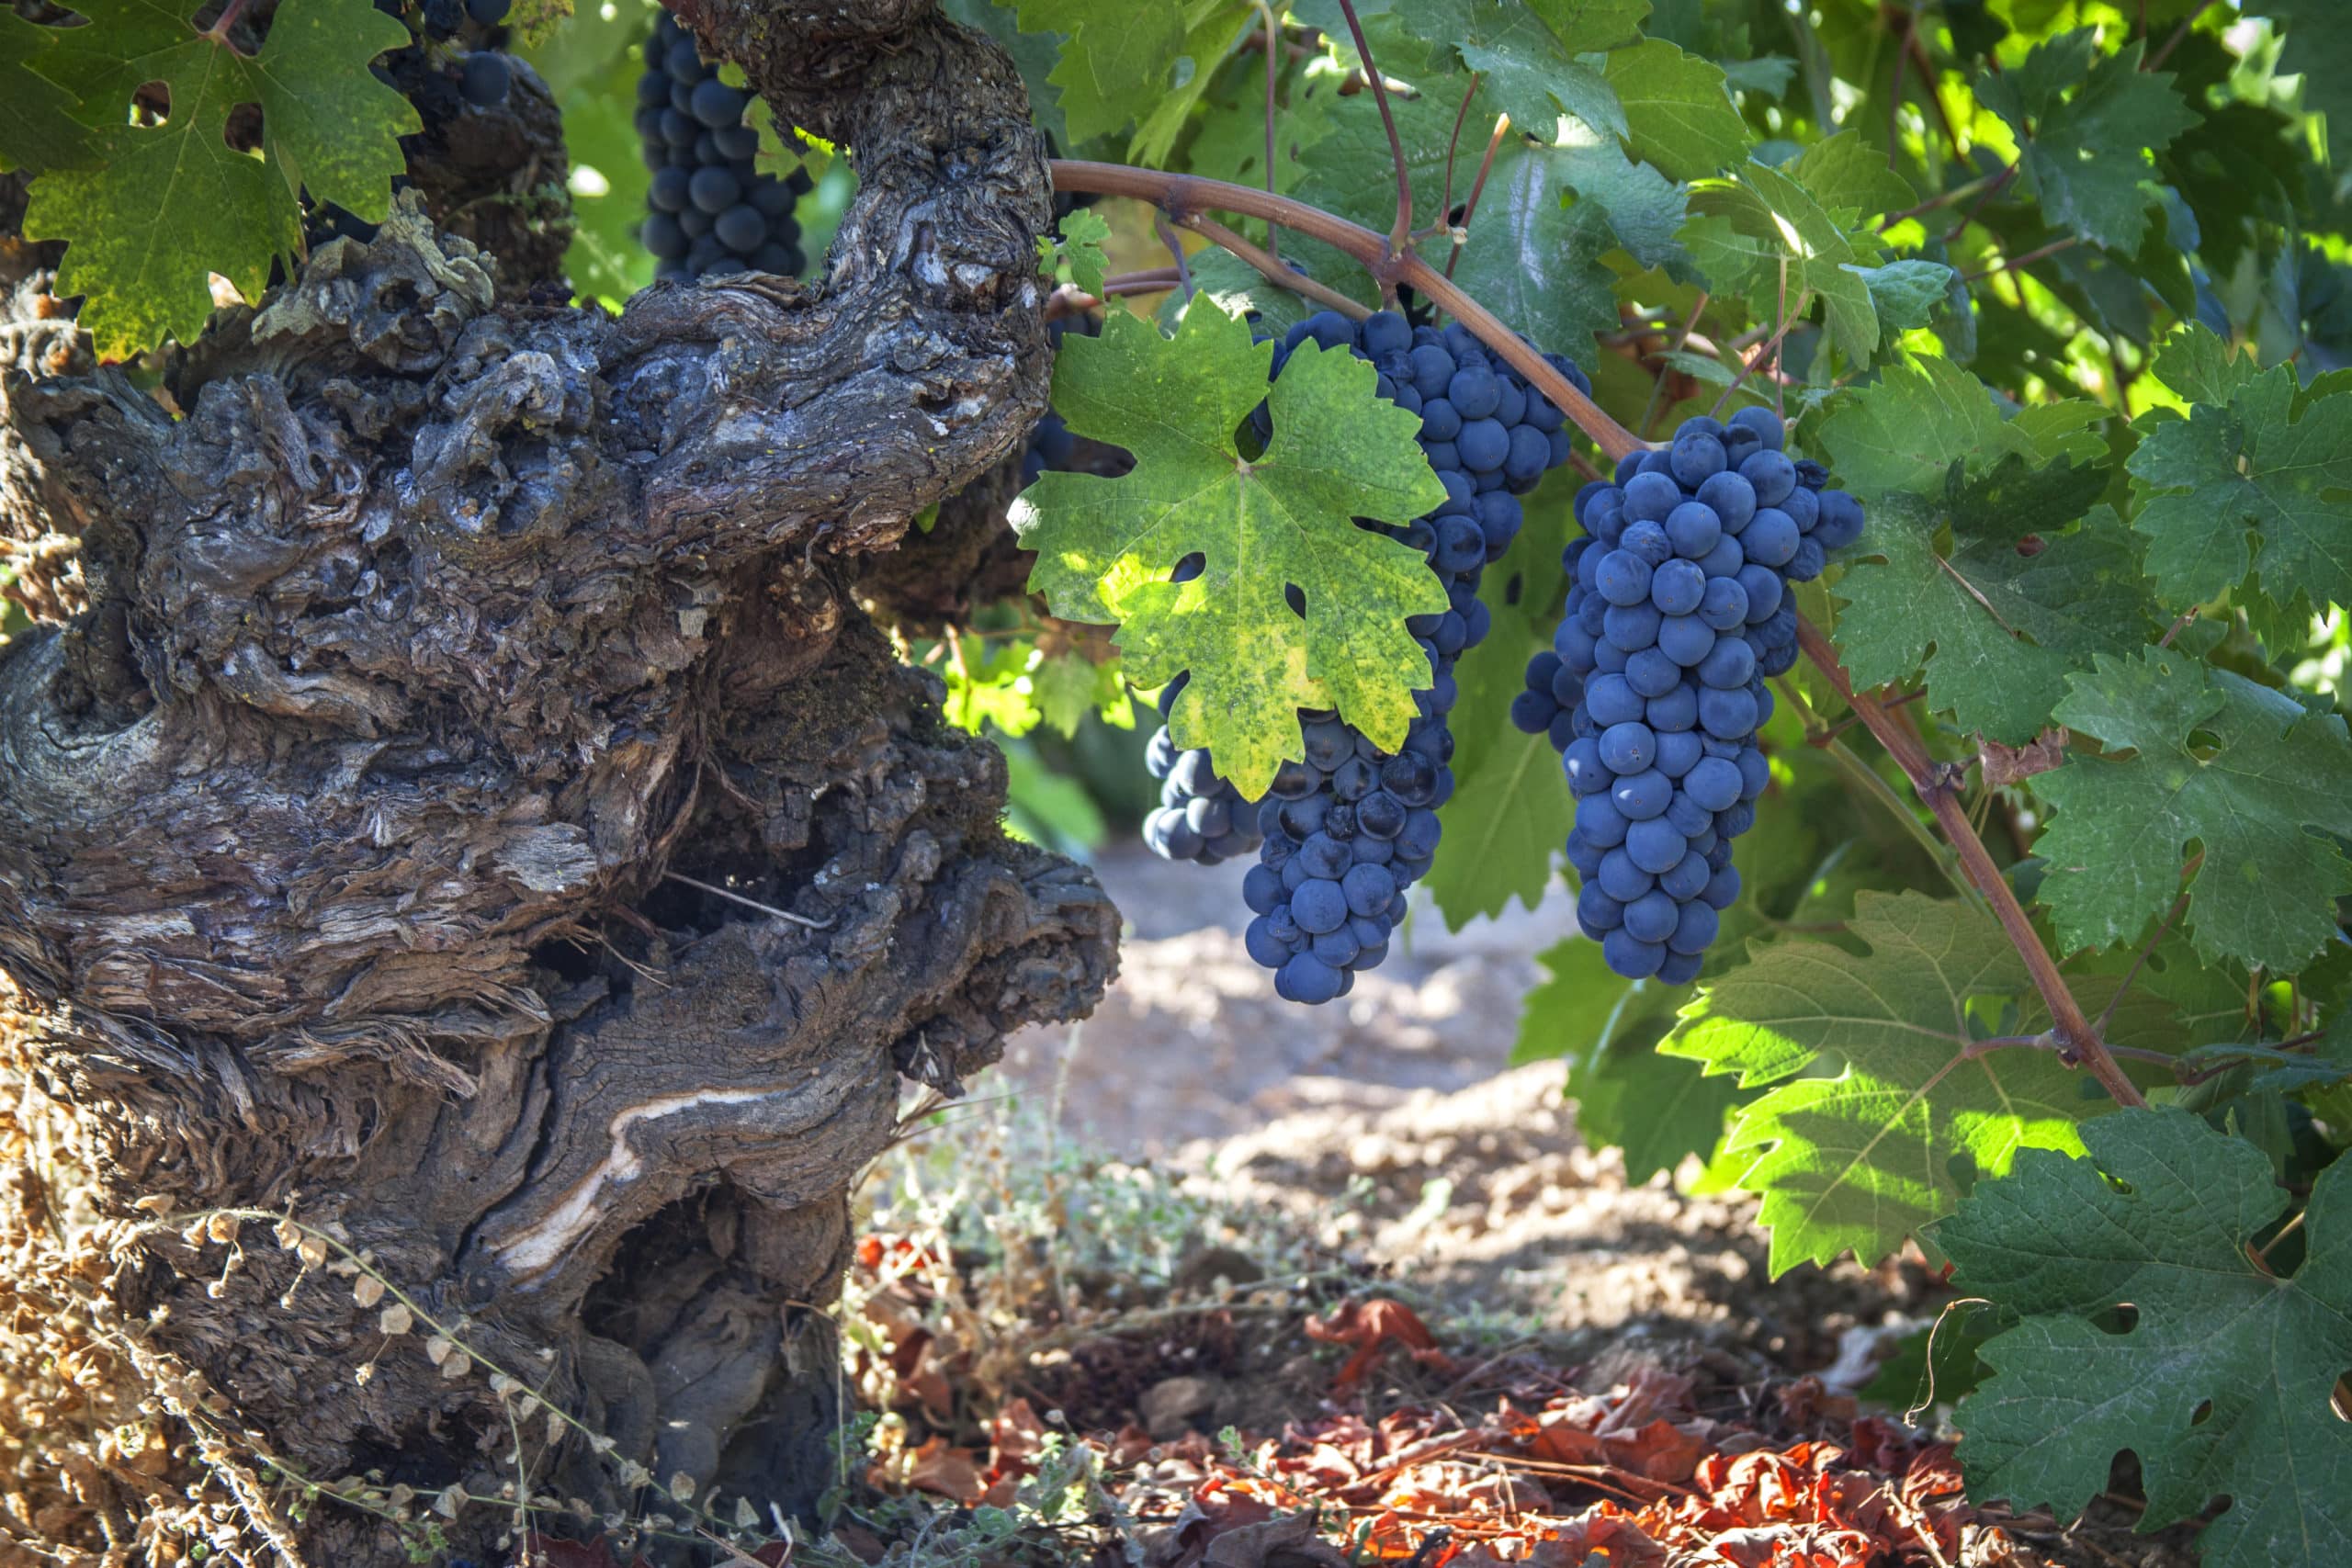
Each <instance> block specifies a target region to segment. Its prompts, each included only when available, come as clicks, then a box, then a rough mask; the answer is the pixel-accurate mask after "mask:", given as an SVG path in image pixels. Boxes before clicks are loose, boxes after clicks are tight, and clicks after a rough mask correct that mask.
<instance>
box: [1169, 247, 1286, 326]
mask: <svg viewBox="0 0 2352 1568" xmlns="http://www.w3.org/2000/svg"><path fill="white" fill-rule="evenodd" d="M1191 265H1192V271H1193V298H1192V299H1191V300H1187V299H1185V298H1184V294H1183V290H1182V289H1172V290H1170V293H1169V295H1168V298H1167V299H1163V300H1161V301H1160V305H1159V312H1158V315H1159V326H1160V330H1161V331H1162V332H1170V333H1172V332H1174V331H1175V330H1176V323H1177V322H1179V321H1182V320H1183V319H1184V312H1185V311H1187V310H1190V309H1191V308H1192V306H1193V304H1194V303H1195V302H1197V301H1200V300H1203V299H1205V300H1207V301H1208V302H1209V308H1210V309H1213V310H1222V311H1224V312H1225V313H1226V314H1227V315H1228V316H1245V315H1248V314H1249V313H1250V311H1252V310H1254V311H1256V312H1257V313H1258V316H1259V322H1258V324H1259V325H1260V326H1261V327H1262V328H1264V329H1265V330H1266V331H1268V332H1270V333H1281V332H1286V331H1288V330H1289V329H1290V328H1292V327H1293V326H1295V325H1296V324H1298V323H1299V322H1300V321H1305V320H1306V318H1307V317H1309V316H1311V315H1313V314H1315V312H1316V311H1317V310H1321V309H1322V308H1323V307H1322V306H1320V305H1318V304H1317V303H1316V302H1315V301H1314V300H1312V299H1308V298H1307V297H1306V295H1304V294H1295V293H1293V292H1291V290H1289V289H1287V288H1283V286H1282V285H1281V284H1279V283H1276V282H1274V281H1273V280H1272V278H1269V277H1268V276H1266V275H1265V274H1264V273H1262V272H1260V271H1259V270H1258V269H1257V268H1256V267H1254V266H1251V265H1250V264H1249V263H1248V262H1246V261H1243V260H1242V259H1241V258H1240V257H1239V256H1237V255H1235V254H1233V253H1232V252H1231V251H1228V250H1224V249H1222V248H1220V247H1218V246H1216V245H1204V246H1203V247H1202V248H1201V249H1200V251H1199V252H1198V253H1197V254H1194V255H1193V258H1192V264H1191Z"/></svg>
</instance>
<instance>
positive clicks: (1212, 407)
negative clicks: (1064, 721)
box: [1012, 308, 1446, 799]
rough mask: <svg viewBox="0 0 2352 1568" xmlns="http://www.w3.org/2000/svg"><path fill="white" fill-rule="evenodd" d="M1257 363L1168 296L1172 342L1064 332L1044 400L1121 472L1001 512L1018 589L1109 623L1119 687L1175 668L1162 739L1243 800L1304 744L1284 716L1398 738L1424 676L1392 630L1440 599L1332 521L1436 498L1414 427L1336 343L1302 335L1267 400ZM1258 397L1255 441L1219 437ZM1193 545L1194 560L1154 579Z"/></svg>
mask: <svg viewBox="0 0 2352 1568" xmlns="http://www.w3.org/2000/svg"><path fill="white" fill-rule="evenodd" d="M1272 356H1273V345H1272V344H1270V343H1255V344H1253V343H1252V342H1250V329H1249V327H1248V326H1247V325H1245V324H1244V323H1242V322H1241V321H1237V320H1235V319H1234V318H1232V317H1230V316H1228V315H1227V314H1226V313H1225V312H1224V311H1223V310H1216V309H1214V308H1210V309H1205V310H1204V309H1197V308H1196V309H1193V310H1187V311H1186V312H1185V313H1184V319H1183V321H1182V324H1180V325H1179V326H1178V328H1177V330H1176V335H1175V336H1174V337H1172V338H1168V337H1162V336H1161V335H1160V333H1159V329H1158V328H1156V327H1154V326H1153V325H1152V324H1151V323H1149V322H1148V321H1143V320H1141V319H1140V318H1138V317H1136V316H1132V315H1130V314H1128V313H1127V312H1125V311H1123V310H1114V311H1112V312H1110V315H1109V317H1108V319H1107V320H1106V321H1104V323H1103V335H1102V336H1101V337H1099V338H1082V337H1069V338H1066V339H1065V340H1064V341H1063V344H1062V348H1061V353H1060V355H1059V357H1058V358H1057V360H1056V362H1055V367H1054V391H1053V400H1054V407H1055V408H1056V410H1057V411H1058V412H1060V414H1061V416H1062V418H1063V419H1064V420H1065V421H1066V422H1067V423H1069V427H1070V429H1071V430H1073V431H1075V432H1077V433H1078V434H1080V435H1086V436H1091V437H1092V438H1093V439H1095V440H1098V441H1105V442H1109V443H1112V444H1113V445H1115V446H1123V447H1125V448H1126V449H1127V450H1128V451H1129V452H1131V453H1133V454H1134V455H1135V458H1136V467H1135V470H1134V471H1133V472H1132V473H1129V474H1127V475H1125V476H1124V477H1123V478H1119V479H1103V478H1100V477H1097V476H1095V475H1091V474H1074V473H1048V474H1046V475H1044V476H1043V477H1041V478H1040V479H1038V480H1037V482H1036V483H1035V484H1034V485H1032V486H1030V487H1029V489H1028V490H1026V491H1023V492H1022V495H1021V498H1020V500H1019V501H1018V502H1015V503H1014V506H1013V513H1012V523H1013V526H1014V528H1015V529H1016V530H1017V531H1018V532H1019V534H1020V536H1021V542H1022V544H1023V547H1026V548H1028V549H1032V550H1035V552H1036V554H1037V564H1036V567H1035V570H1034V571H1033V572H1032V573H1031V575H1030V580H1029V586H1030V588H1031V589H1032V590H1033V591H1034V592H1041V593H1044V594H1045V595H1046V598H1047V601H1048V603H1049V604H1051V606H1052V613H1053V614H1055V615H1058V616H1060V617H1061V618H1062V619H1064V620H1073V621H1086V622H1093V623H1108V622H1117V623H1118V624H1119V645H1120V648H1121V649H1122V650H1123V651H1124V653H1125V660H1126V665H1127V670H1128V673H1129V675H1130V677H1131V678H1132V679H1133V680H1134V681H1135V682H1136V683H1137V684H1138V685H1142V686H1147V687H1148V686H1156V685H1159V684H1161V683H1163V682H1168V681H1170V680H1172V679H1174V678H1175V677H1176V675H1177V674H1179V673H1180V672H1182V671H1188V670H1189V671H1191V672H1192V677H1193V678H1192V681H1191V683H1190V684H1188V685H1187V686H1186V687H1185V690H1184V694H1183V696H1182V699H1180V700H1179V701H1178V703H1177V705H1176V710H1175V712H1174V713H1173V714H1172V715H1171V716H1170V728H1171V730H1172V732H1173V736H1174V739H1175V741H1176V744H1177V745H1178V746H1180V747H1193V746H1206V747H1208V748H1209V749H1210V750H1213V751H1215V752H1216V759H1217V769H1218V772H1220V773H1223V774H1224V775H1225V776H1226V777H1227V778H1228V779H1230V780H1232V781H1233V783H1234V784H1235V785H1236V786H1237V787H1238V788H1239V789H1240V791H1241V793H1242V794H1243V795H1245V796H1248V797H1250V798H1252V799H1254V798H1256V797H1257V796H1258V795H1261V794H1263V793H1264V791H1265V787H1266V785H1267V784H1269V783H1271V782H1272V779H1273V776H1274V772H1275V770H1276V769H1277V768H1279V767H1280V766H1281V765H1282V762H1283V759H1284V758H1285V757H1299V756H1302V755H1303V754H1304V748H1303V745H1302V741H1301V739H1300V735H1299V728H1298V716H1297V712H1296V710H1297V709H1299V708H1302V707H1307V708H1317V707H1330V708H1337V709H1338V710H1339V712H1340V716H1341V717H1343V718H1344V719H1346V720H1347V722H1348V723H1350V724H1351V725H1353V726H1354V727H1355V728H1358V729H1360V730H1362V731H1363V732H1364V733H1365V734H1366V735H1368V736H1370V737H1371V738H1372V739H1373V741H1374V744H1376V745H1379V746H1381V747H1384V748H1385V749H1388V750H1395V749H1396V748H1397V747H1398V746H1399V745H1401V744H1402V743H1403V741H1404V739H1405V729H1406V727H1407V726H1408V724H1410V723H1411V722H1412V718H1413V714H1414V705H1413V697H1412V694H1413V692H1414V691H1415V690H1416V689H1418V688H1421V687H1426V686H1427V685H1428V684H1429V683H1430V669H1429V661H1428V660H1427V658H1426V657H1425V656H1424V655H1423V654H1422V652H1421V650H1420V647H1419V644H1418V643H1416V642H1415V641H1414V639H1413V635H1412V633H1411V632H1410V631H1408V630H1407V629H1406V626H1405V622H1406V619H1407V618H1408V616H1412V615H1433V614H1438V613H1441V612H1442V611H1443V610H1444V609H1445V607H1446V597H1445V590H1444V589H1443V588H1442V586H1440V584H1439V582H1438V579H1437V576H1436V574H1435V573H1434V572H1432V571H1430V569H1429V564H1428V562H1427V561H1426V560H1424V559H1423V558H1422V557H1421V554H1420V552H1419V551H1418V550H1414V549H1412V548H1410V547H1408V546H1406V545H1404V544H1402V543H1399V542H1398V541H1397V540H1395V539H1391V538H1388V537H1385V536H1382V535H1380V534H1376V533H1373V532H1371V531H1369V530H1367V529H1363V528H1359V527H1357V526H1356V525H1355V524H1354V522H1353V521H1352V520H1351V519H1353V518H1356V517H1368V518H1373V519H1376V520H1379V521H1382V522H1388V523H1405V522H1408V521H1410V520H1411V519H1413V518H1415V517H1418V516H1419V515H1421V514H1422V513H1427V512H1430V511H1431V510H1433V509H1434V508H1436V507H1437V506H1438V505H1440V504H1442V502H1443V501H1444V500H1445V491H1444V489H1443V487H1442V486H1441V485H1440V484H1439V483H1438V482H1437V476H1436V475H1435V474H1433V473H1431V472H1430V466H1429V462H1428V460H1427V459H1426V458H1424V457H1422V456H1421V450H1420V446H1419V443H1418V442H1417V441H1416V440H1415V439H1414V434H1415V432H1416V431H1417V430H1418V429H1419V420H1418V419H1416V418H1415V417H1414V416H1413V415H1412V414H1409V413H1408V412H1405V411H1404V410H1403V409H1400V408H1398V407H1397V406H1396V405H1395V404H1394V403H1390V402H1387V401H1385V400H1383V399H1381V398H1380V397H1379V396H1378V394H1377V393H1376V392H1375V391H1374V381H1375V380H1376V377H1375V375H1374V370H1373V368H1372V367H1371V365H1370V364H1368V363H1367V362H1365V361H1363V360H1361V359H1358V358H1356V357H1355V356H1354V355H1351V354H1349V353H1347V352H1345V351H1344V350H1329V351H1326V350H1323V349H1321V348H1318V347H1317V346H1315V345H1314V344H1312V343H1311V342H1310V343H1307V344H1301V345H1300V347H1299V349H1298V350H1297V352H1296V353H1295V354H1294V355H1292V356H1291V358H1290V360H1289V362H1288V364H1287V365H1286V366H1285V367H1284V369H1283V374H1282V378H1281V379H1280V380H1279V381H1277V382H1276V383H1275V384H1274V386H1273V387H1272V390H1271V392H1270V391H1269V389H1268V388H1267V385H1266V371H1267V367H1269V366H1270V365H1271V364H1272ZM1261 399H1263V400H1265V401H1266V403H1267V405H1268V409H1269V412H1270V413H1271V415H1272V423H1273V439H1272V443H1271V444H1270V445H1269V446H1267V448H1266V450H1265V451H1264V452H1263V453H1261V454H1260V455H1258V456H1257V457H1245V456H1243V453H1242V448H1241V446H1240V442H1239V436H1238V431H1239V427H1240V426H1241V423H1242V422H1243V421H1244V420H1245V419H1246V418H1247V417H1248V416H1249V414H1250V410H1251V409H1252V408H1253V407H1254V406H1255V405H1256V404H1257V403H1258V402H1259V400H1261ZM1193 555H1199V556H1201V557H1203V558H1204V562H1205V564H1204V569H1203V570H1202V572H1201V574H1200V575H1199V576H1198V577H1195V578H1193V579H1191V580H1190V581H1185V582H1182V583H1178V582H1172V581H1169V578H1170V574H1171V573H1172V572H1173V571H1174V570H1175V569H1176V567H1177V565H1178V563H1179V562H1181V561H1182V560H1184V559H1185V558H1187V557H1189V556H1193ZM1292 585H1295V586H1296V587H1297V588H1298V589H1299V591H1300V592H1301V593H1302V595H1303V596H1304V599H1305V604H1306V613H1305V615H1298V614H1295V613H1294V612H1293V611H1292V609H1291V608H1290V606H1289V604H1288V603H1287V602H1286V598H1285V593H1284V590H1285V589H1286V588H1288V587H1290V586H1292Z"/></svg>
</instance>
